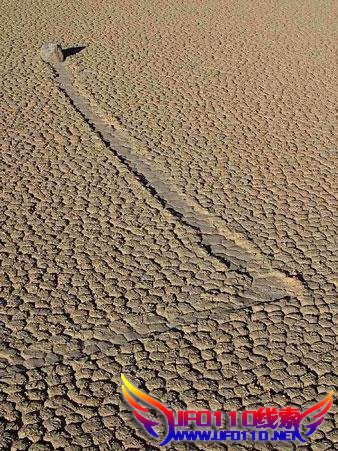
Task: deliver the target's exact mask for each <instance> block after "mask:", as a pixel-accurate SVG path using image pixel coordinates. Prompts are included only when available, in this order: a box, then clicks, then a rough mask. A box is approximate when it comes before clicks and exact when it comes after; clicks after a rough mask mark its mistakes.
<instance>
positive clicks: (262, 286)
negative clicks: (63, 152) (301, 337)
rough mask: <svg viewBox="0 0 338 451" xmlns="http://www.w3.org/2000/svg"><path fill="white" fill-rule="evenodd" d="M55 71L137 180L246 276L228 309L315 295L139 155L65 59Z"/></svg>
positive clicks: (210, 249) (211, 249) (204, 244)
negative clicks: (76, 82) (82, 89)
mask: <svg viewBox="0 0 338 451" xmlns="http://www.w3.org/2000/svg"><path fill="white" fill-rule="evenodd" d="M55 71H56V73H57V81H58V84H59V87H60V89H61V90H62V91H63V92H64V94H65V95H66V96H67V97H68V99H69V100H70V102H71V104H72V105H73V107H74V108H75V109H76V111H77V112H78V113H80V114H81V115H82V117H83V119H84V120H85V121H86V122H87V123H88V125H89V126H90V127H91V129H92V130H93V131H94V132H95V133H97V134H98V135H99V136H100V138H101V139H102V141H103V142H104V144H105V145H106V146H107V147H109V148H110V149H111V150H112V151H113V152H114V154H115V155H116V156H117V157H118V158H119V159H120V161H122V162H123V163H124V164H125V165H126V166H127V167H128V169H129V170H130V171H131V172H132V173H133V174H134V176H135V177H136V178H137V179H138V180H139V182H140V183H141V184H142V185H143V186H144V187H145V188H146V189H147V190H148V191H149V192H150V193H151V194H152V195H153V196H154V197H156V199H157V200H158V201H159V202H160V203H161V204H162V206H163V207H164V208H166V209H167V210H169V211H170V212H171V213H172V214H173V215H174V216H175V217H176V218H178V219H179V220H180V221H181V222H182V223H184V224H185V225H186V226H188V227H191V228H193V229H194V230H195V232H196V234H197V235H198V237H199V240H200V246H202V247H203V248H204V249H205V250H206V251H207V252H208V254H209V255H211V256H213V257H216V258H217V259H218V260H219V261H221V262H222V263H223V264H224V265H225V266H226V267H227V268H228V270H229V271H235V272H238V273H240V274H242V275H244V276H246V280H247V282H248V283H247V286H245V287H244V288H243V290H242V293H241V296H240V298H239V299H238V304H237V305H232V306H231V308H230V310H233V309H235V310H236V309H239V308H243V307H244V308H246V307H248V306H250V305H256V304H260V303H265V302H272V301H277V300H280V299H288V298H291V297H298V298H304V297H307V296H311V293H309V292H308V290H307V288H306V287H305V286H304V285H303V283H302V281H300V280H299V279H297V278H295V277H289V276H288V275H286V274H285V273H283V272H281V271H276V270H274V269H273V268H272V266H271V264H270V262H269V260H268V259H267V258H266V257H265V256H263V255H262V254H261V253H260V252H259V250H258V249H257V248H256V247H255V246H254V244H253V243H251V242H250V241H248V240H246V239H245V238H244V237H242V236H240V235H239V234H238V233H234V232H232V231H231V230H229V228H228V227H227V226H226V225H225V224H224V221H222V219H220V218H218V217H216V216H214V215H212V214H210V213H209V212H208V211H207V210H205V209H204V208H202V207H201V206H200V205H198V204H197V203H196V202H194V201H193V200H192V199H189V198H188V197H187V196H186V195H184V194H183V193H181V192H179V191H178V189H177V188H176V187H175V186H172V184H171V183H170V182H169V181H168V179H167V177H166V175H165V174H164V173H163V172H161V171H159V170H157V169H156V168H155V169H154V168H152V167H151V166H150V164H149V162H147V161H145V160H144V159H143V158H141V157H140V156H139V155H137V154H136V153H135V152H134V151H133V149H132V148H131V146H130V145H129V143H128V142H127V141H126V140H125V139H124V138H123V136H122V134H121V133H119V131H118V130H117V129H115V128H114V127H113V126H112V125H111V124H109V123H108V122H107V121H106V120H105V119H104V117H103V115H102V114H100V112H99V111H98V109H99V108H98V107H97V105H95V104H94V105H93V101H92V100H90V99H89V98H88V97H87V96H86V95H85V94H84V93H83V92H80V91H79V90H77V89H76V88H75V87H74V85H73V83H72V76H71V74H70V72H69V71H68V69H67V66H66V65H65V64H64V63H59V64H56V65H55Z"/></svg>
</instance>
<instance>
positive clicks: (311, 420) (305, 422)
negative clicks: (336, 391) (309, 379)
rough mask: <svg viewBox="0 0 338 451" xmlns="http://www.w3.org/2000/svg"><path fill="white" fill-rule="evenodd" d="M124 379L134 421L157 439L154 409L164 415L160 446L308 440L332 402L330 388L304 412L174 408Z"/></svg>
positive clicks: (123, 384) (126, 398) (124, 392)
mask: <svg viewBox="0 0 338 451" xmlns="http://www.w3.org/2000/svg"><path fill="white" fill-rule="evenodd" d="M121 378H122V394H123V397H124V399H125V401H126V402H127V403H128V404H129V406H130V407H131V408H132V409H133V414H134V418H135V420H136V421H137V422H138V423H139V424H140V425H141V426H142V427H143V428H144V429H145V431H146V432H147V434H148V435H149V436H150V437H153V438H155V439H157V440H161V439H160V434H159V433H158V432H157V430H156V429H155V428H156V427H159V426H160V421H155V420H154V419H151V415H152V413H151V411H154V410H156V411H157V412H158V413H160V414H161V416H162V418H163V424H162V426H163V429H165V432H164V434H163V437H162V440H161V443H160V444H159V445H160V446H164V445H167V444H168V443H169V442H171V441H207V442H224V441H249V440H252V441H296V440H299V441H300V442H305V441H306V438H307V437H309V436H310V435H312V434H314V432H315V431H316V430H317V428H318V426H319V425H320V424H321V423H322V422H323V421H324V418H325V415H326V413H327V412H328V411H329V409H330V408H331V406H332V402H333V401H332V397H333V391H331V392H330V393H329V394H328V395H327V396H326V397H325V398H324V399H323V400H321V401H319V402H318V403H317V404H315V405H313V406H312V407H310V408H308V409H306V410H304V411H303V412H301V411H300V409H298V408H295V407H290V406H288V407H283V408H277V407H260V408H259V409H257V410H244V411H241V412H239V411H231V412H226V413H225V412H222V411H211V410H177V411H174V410H172V409H168V408H167V407H166V406H165V405H164V404H162V403H161V402H159V401H157V400H156V399H154V398H152V397H151V396H150V395H148V394H146V393H144V392H142V391H141V390H139V389H138V388H137V387H135V386H134V385H132V383H131V382H129V381H128V379H127V378H126V377H125V376H124V375H123V374H121ZM140 403H142V404H140ZM145 405H147V407H145ZM149 409H151V410H149ZM153 417H154V415H153ZM156 418H157V416H156ZM225 425H227V427H228V428H227V429H224V426H225ZM302 426H304V429H305V431H304V432H303V433H302V432H301V427H302Z"/></svg>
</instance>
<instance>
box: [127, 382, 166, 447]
mask: <svg viewBox="0 0 338 451" xmlns="http://www.w3.org/2000/svg"><path fill="white" fill-rule="evenodd" d="M121 379H122V394H123V396H124V399H125V400H126V401H127V402H128V404H129V405H130V406H131V407H132V408H133V409H134V410H133V414H134V417H135V419H136V420H137V421H138V422H139V423H140V424H141V425H142V426H143V427H144V429H145V430H146V431H147V432H148V434H150V435H151V436H153V437H156V438H158V437H159V435H158V433H157V432H156V431H155V429H154V427H155V426H157V425H158V424H159V423H158V422H157V421H153V420H150V419H149V418H147V417H146V416H144V415H143V414H144V413H145V414H149V413H150V412H149V410H148V409H147V408H146V407H144V406H142V405H141V404H139V402H137V401H138V400H141V401H142V402H143V403H146V404H148V405H150V406H151V407H155V409H157V410H159V411H160V412H161V413H162V414H163V415H164V417H165V419H166V421H167V435H166V436H165V438H164V440H163V442H162V443H161V444H160V446H163V445H166V444H167V443H168V442H169V441H170V440H171V439H172V435H173V432H174V431H175V417H174V411H173V410H170V409H167V408H166V407H165V406H164V405H163V404H162V403H160V402H159V401H157V400H156V399H154V398H152V397H151V396H149V395H147V394H146V393H143V392H142V391H141V390H139V389H138V388H136V387H135V386H134V385H132V383H131V382H129V381H128V379H127V378H126V377H125V375H124V374H121Z"/></svg>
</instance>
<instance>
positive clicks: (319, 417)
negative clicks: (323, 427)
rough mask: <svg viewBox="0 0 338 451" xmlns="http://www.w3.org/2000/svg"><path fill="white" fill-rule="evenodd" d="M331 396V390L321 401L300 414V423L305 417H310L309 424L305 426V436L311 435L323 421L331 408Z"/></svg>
mask: <svg viewBox="0 0 338 451" xmlns="http://www.w3.org/2000/svg"><path fill="white" fill-rule="evenodd" d="M332 396H333V390H332V391H331V392H330V393H329V394H328V395H327V396H326V397H325V398H324V399H323V400H322V401H319V402H318V403H317V404H315V405H314V406H312V407H310V408H309V409H307V410H305V411H304V412H303V413H302V415H301V421H303V419H304V418H306V417H310V423H309V424H307V425H306V427H307V428H308V429H309V430H308V432H307V433H306V436H309V435H312V434H313V433H314V432H315V431H316V429H317V428H318V426H319V425H320V424H321V423H322V422H323V421H324V418H325V414H326V412H328V410H329V409H330V408H331V406H332V403H333V400H332ZM317 410H318V412H317V413H316V414H315V415H312V413H313V412H316V411H317Z"/></svg>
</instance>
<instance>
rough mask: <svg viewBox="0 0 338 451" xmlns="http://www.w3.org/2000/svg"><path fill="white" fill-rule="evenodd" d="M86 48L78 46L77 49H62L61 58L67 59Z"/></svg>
mask: <svg viewBox="0 0 338 451" xmlns="http://www.w3.org/2000/svg"><path fill="white" fill-rule="evenodd" d="M85 48H86V47H85V46H79V47H68V49H63V50H62V52H63V56H64V58H65V59H67V58H68V57H69V56H73V55H76V54H77V53H80V52H82V50H84V49H85Z"/></svg>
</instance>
